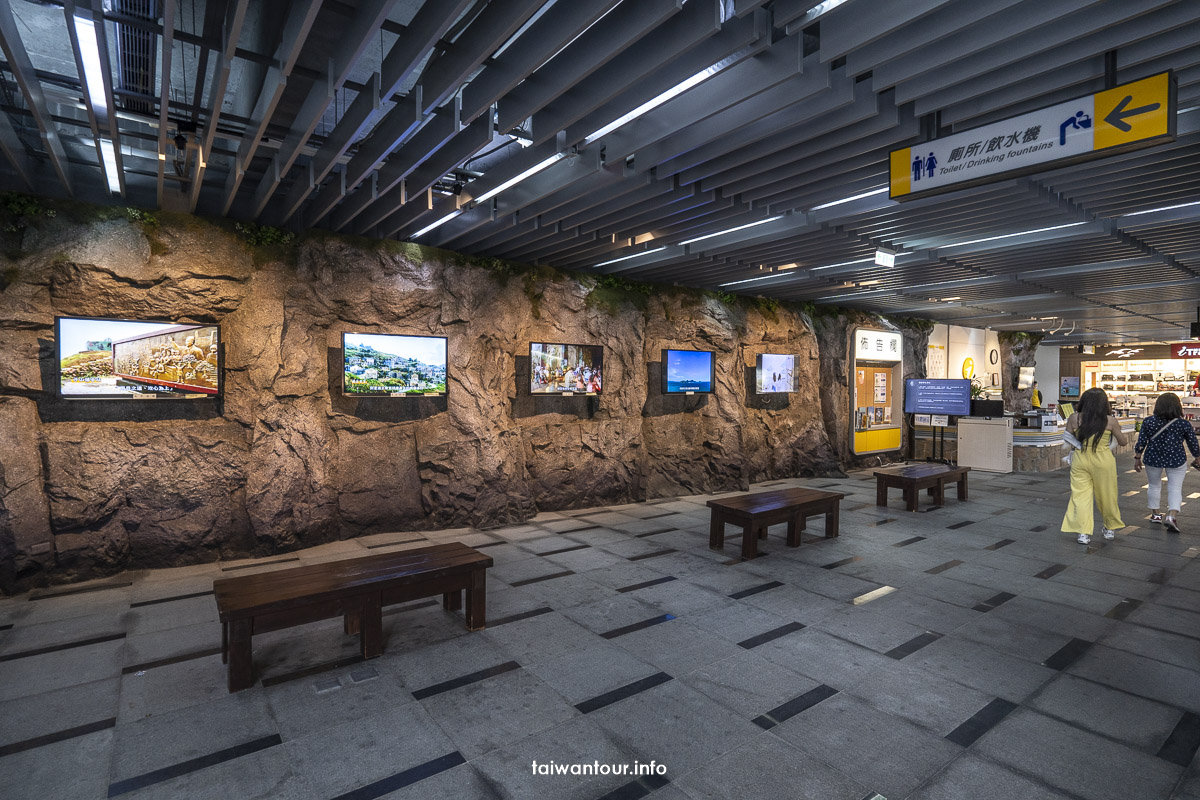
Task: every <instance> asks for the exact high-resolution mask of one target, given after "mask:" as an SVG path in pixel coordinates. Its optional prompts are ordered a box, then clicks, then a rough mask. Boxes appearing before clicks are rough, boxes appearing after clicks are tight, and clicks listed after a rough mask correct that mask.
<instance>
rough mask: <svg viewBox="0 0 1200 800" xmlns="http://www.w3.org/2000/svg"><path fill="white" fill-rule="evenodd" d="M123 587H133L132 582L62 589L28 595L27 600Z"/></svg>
mask: <svg viewBox="0 0 1200 800" xmlns="http://www.w3.org/2000/svg"><path fill="white" fill-rule="evenodd" d="M124 586H133V581H125V582H124V583H106V584H104V585H103V586H85V587H83V588H82V589H64V590H63V591H61V592H48V593H47V594H38V595H30V597H29V600H30V601H31V602H32V601H34V600H49V599H50V598H52V597H66V596H67V595H70V594H86V593H87V592H103V591H104V590H105V589H120V588H122V587H124Z"/></svg>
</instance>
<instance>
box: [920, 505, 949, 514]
mask: <svg viewBox="0 0 1200 800" xmlns="http://www.w3.org/2000/svg"><path fill="white" fill-rule="evenodd" d="M943 508H945V506H926V507H925V508H922V509H921V513H922V514H928V513H929V512H930V511H941V510H942V509H943Z"/></svg>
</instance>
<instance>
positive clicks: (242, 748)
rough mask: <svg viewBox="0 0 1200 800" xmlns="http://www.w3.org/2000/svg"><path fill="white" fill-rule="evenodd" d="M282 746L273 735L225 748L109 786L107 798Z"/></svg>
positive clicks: (280, 740) (280, 741)
mask: <svg viewBox="0 0 1200 800" xmlns="http://www.w3.org/2000/svg"><path fill="white" fill-rule="evenodd" d="M280 744H283V739H281V738H279V734H277V733H273V734H271V735H270V736H264V737H262V738H261V739H255V740H253V741H250V742H245V743H243V744H239V745H236V746H235V747H227V748H225V749H224V750H218V751H217V752H215V753H209V754H208V755H206V756H200V757H199V758H192V759H188V760H187V761H181V762H180V763H178V764H172V765H171V766H169V767H163V768H162V769H156V770H154V771H153V772H147V773H146V774H145V775H138V776H136V777H133V778H126V779H125V780H123V781H117V782H116V783H112V784H109V786H108V796H109V797H117V796H118V795H122V794H126V793H127V792H132V791H134V790H136V789H142V788H145V787H146V786H153V785H154V784H156V783H162V782H163V781H169V780H170V779H171V778H178V777H179V776H180V775H187V774H188V773H189V772H195V771H196V770H199V769H204V768H206V767H212V766H216V765H217V764H221V763H224V762H226V761H232V760H233V759H235V758H241V757H242V756H248V755H250V754H251V753H257V752H258V751H259V750H266V749H267V748H269V747H275V746H277V745H280Z"/></svg>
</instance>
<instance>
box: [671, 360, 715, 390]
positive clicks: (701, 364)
mask: <svg viewBox="0 0 1200 800" xmlns="http://www.w3.org/2000/svg"><path fill="white" fill-rule="evenodd" d="M666 362H667V363H666V369H667V392H669V393H674V392H711V391H712V373H713V354H712V353H706V352H701V351H699V350H668V351H667V358H666Z"/></svg>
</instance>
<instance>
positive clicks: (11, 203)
mask: <svg viewBox="0 0 1200 800" xmlns="http://www.w3.org/2000/svg"><path fill="white" fill-rule="evenodd" d="M0 209H2V210H3V211H4V230H5V231H7V232H9V233H16V232H17V231H20V230H22V229H24V228H25V227H26V226H27V225H28V224H29V223H30V221H32V220H36V219H40V218H43V217H45V218H52V217H55V216H58V212H57V211H55V210H54V209H53V208H51V207H50V206H48V205H46V203H44V202H43V201H42V200H41V199H40V198H37V197H33V196H32V195H28V194H20V193H19V192H0Z"/></svg>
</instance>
